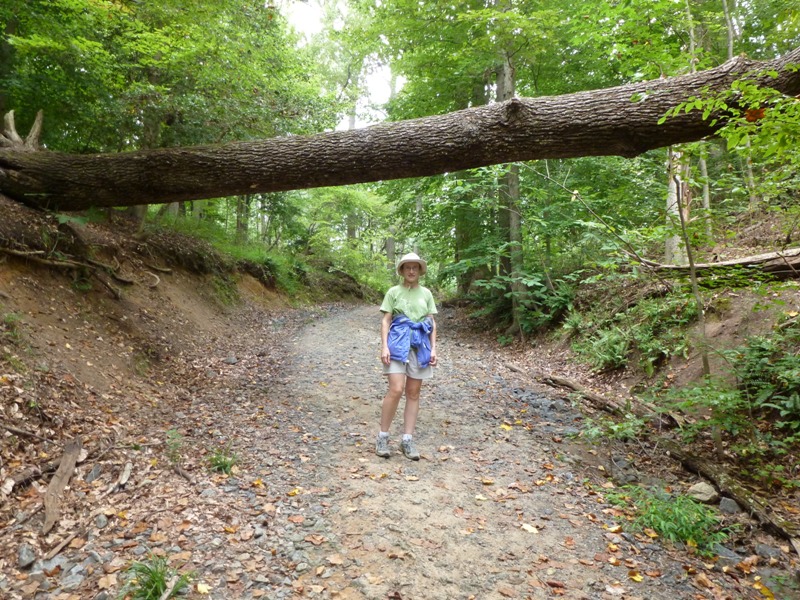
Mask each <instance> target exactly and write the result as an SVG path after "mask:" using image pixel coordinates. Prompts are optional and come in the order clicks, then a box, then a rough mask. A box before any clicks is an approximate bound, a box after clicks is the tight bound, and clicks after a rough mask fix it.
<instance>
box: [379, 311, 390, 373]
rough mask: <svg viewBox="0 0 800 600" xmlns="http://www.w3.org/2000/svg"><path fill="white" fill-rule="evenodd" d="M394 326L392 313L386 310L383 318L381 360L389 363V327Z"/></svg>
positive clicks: (386, 363)
mask: <svg viewBox="0 0 800 600" xmlns="http://www.w3.org/2000/svg"><path fill="white" fill-rule="evenodd" d="M391 326H392V313H390V312H385V313H383V317H382V318H381V362H382V363H383V364H385V365H388V364H389V363H390V362H391V360H392V359H391V354H390V353H389V328H390V327H391Z"/></svg>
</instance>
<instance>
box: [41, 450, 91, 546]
mask: <svg viewBox="0 0 800 600" xmlns="http://www.w3.org/2000/svg"><path fill="white" fill-rule="evenodd" d="M80 453H81V439H80V438H75V439H74V440H71V441H70V442H69V443H68V444H67V446H66V447H65V448H64V454H63V456H62V457H61V462H60V464H59V465H58V470H57V471H56V474H55V475H53V478H52V479H51V480H50V485H48V486H47V491H46V492H45V495H44V515H45V518H44V525H42V535H47V534H48V533H49V532H50V530H51V529H52V528H53V525H55V524H56V522H57V521H58V519H59V516H60V512H61V509H60V501H61V494H62V493H63V491H64V488H65V487H67V483H68V482H69V480H70V477H72V473H73V471H75V465H76V464H77V462H78V456H79V455H80Z"/></svg>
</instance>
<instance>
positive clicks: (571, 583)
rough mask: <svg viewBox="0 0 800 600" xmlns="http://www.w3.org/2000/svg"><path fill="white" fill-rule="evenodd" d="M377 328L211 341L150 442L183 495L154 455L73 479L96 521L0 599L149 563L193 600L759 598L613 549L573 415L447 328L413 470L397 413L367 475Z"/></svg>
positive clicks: (443, 324) (353, 323)
mask: <svg viewBox="0 0 800 600" xmlns="http://www.w3.org/2000/svg"><path fill="white" fill-rule="evenodd" d="M379 318H380V317H379V313H378V311H377V307H375V306H357V307H352V306H331V307H329V308H325V309H318V310H317V311H309V312H308V313H307V318H306V319H305V322H304V323H303V325H302V326H300V327H295V326H293V325H292V324H291V323H286V322H284V321H282V320H281V319H280V318H276V319H260V318H255V317H253V318H252V319H251V322H250V327H249V329H248V330H247V332H240V331H238V330H237V331H231V334H230V335H229V336H226V337H224V338H222V339H220V340H218V341H217V343H216V344H215V345H214V347H213V348H209V349H208V354H207V356H205V357H203V358H204V359H205V362H203V360H201V359H200V357H197V359H196V360H197V365H196V369H195V370H196V371H202V373H201V375H202V376H201V377H198V378H197V379H196V380H195V381H193V382H191V383H190V384H187V387H186V388H185V389H182V390H178V391H177V392H176V393H175V394H174V397H173V398H172V401H171V403H169V404H168V405H163V403H162V406H161V408H160V410H161V413H160V415H161V418H163V422H153V424H152V426H153V428H154V429H157V430H158V432H159V436H160V437H161V439H164V436H165V435H166V434H167V432H168V431H173V432H176V433H175V434H174V436H175V437H173V439H172V444H173V446H172V452H173V456H172V459H173V462H175V463H178V464H180V465H182V467H183V469H184V471H183V472H184V474H185V477H182V476H181V475H180V474H179V473H178V470H177V469H172V468H166V462H165V458H164V456H165V454H166V453H167V450H169V447H168V448H166V449H165V448H164V447H163V446H162V447H158V446H156V445H154V446H153V447H149V446H148V445H147V444H146V443H143V444H142V445H141V447H139V448H138V452H137V453H136V455H135V456H134V457H133V458H131V460H132V461H133V462H134V463H135V464H134V468H133V470H132V476H131V480H130V482H129V483H128V484H127V485H125V486H116V487H115V486H114V485H113V483H114V481H115V479H116V472H115V473H114V474H113V475H114V476H113V477H112V474H111V473H108V472H104V471H102V470H101V471H98V470H97V469H96V468H95V469H92V470H89V469H88V468H86V469H83V470H79V473H78V476H77V477H76V479H77V480H78V482H79V483H78V484H76V485H75V486H74V487H75V489H77V490H78V492H80V490H81V489H82V488H81V485H83V486H84V487H85V492H84V493H85V496H86V498H87V500H88V499H92V503H88V502H87V504H89V505H90V506H92V507H96V508H94V510H92V511H89V510H88V509H87V510H86V511H85V512H84V514H82V515H71V517H72V520H71V521H70V520H69V519H67V522H66V523H64V522H62V523H61V524H60V527H61V531H62V533H63V531H64V527H69V526H72V529H73V530H74V531H77V532H78V535H76V536H75V537H74V538H73V539H72V541H71V543H69V544H67V545H66V546H65V547H64V548H63V549H62V550H61V551H60V552H59V553H57V554H55V556H53V557H52V558H49V559H46V558H45V557H44V556H43V555H41V554H38V555H37V554H36V552H35V548H33V546H32V545H26V544H22V545H21V546H20V551H19V553H18V557H17V560H18V561H19V564H17V565H14V566H15V567H16V568H18V570H25V572H26V573H27V575H26V577H24V578H22V579H20V581H19V582H18V583H15V582H14V581H12V580H11V578H4V579H2V580H0V596H1V597H7V598H12V599H15V598H42V599H44V598H57V599H59V598H63V599H69V598H95V599H98V600H104V599H105V598H112V597H115V596H116V594H117V592H118V590H119V587H120V586H121V585H122V583H123V581H124V573H125V570H124V569H125V567H126V566H127V565H128V564H129V563H130V561H131V560H146V559H147V558H148V557H150V556H161V557H164V558H165V559H166V560H167V561H168V563H169V564H170V565H172V566H174V567H175V568H179V569H181V570H182V571H191V572H193V574H194V579H193V581H192V588H191V592H190V597H192V598H213V599H223V598H269V599H275V600H280V599H289V598H342V599H351V598H352V599H361V598H365V599H379V598H380V599H383V598H388V599H394V600H401V599H402V600H412V599H414V600H440V599H441V600H445V599H461V598H463V599H468V598H476V599H490V600H491V599H501V598H536V599H538V598H553V597H559V598H569V599H576V600H577V599H587V600H595V599H613V598H622V599H629V600H633V599H636V598H641V599H645V598H647V599H651V600H661V599H663V600H677V599H683V598H685V599H700V598H707V599H709V600H711V599H714V598H756V597H758V595H757V592H756V591H755V590H753V589H751V588H750V587H747V586H746V584H745V582H742V583H740V581H739V580H738V579H737V578H736V577H735V576H732V575H731V574H726V573H725V572H723V571H722V570H721V568H719V566H717V567H705V566H704V565H703V564H702V563H700V562H699V561H696V560H695V559H692V558H691V557H688V558H687V555H686V554H685V553H681V552H672V551H670V550H669V549H667V548H665V547H664V546H662V545H661V544H659V543H656V542H654V541H653V540H652V539H650V538H648V537H647V536H644V535H641V534H635V533H633V532H629V531H627V530H626V527H625V525H624V520H620V519H618V518H615V517H619V513H618V511H617V510H616V509H614V508H613V507H612V506H611V505H609V504H608V503H606V502H605V501H604V498H603V492H604V491H605V490H604V488H603V487H602V479H598V478H597V477H594V479H591V478H590V477H589V475H588V474H587V467H586V466H585V465H583V464H582V463H581V461H580V460H579V459H578V458H577V457H576V455H575V454H574V453H573V449H574V448H575V446H573V443H572V442H571V440H570V436H571V435H572V434H575V433H576V432H577V431H578V427H579V426H580V421H581V415H580V413H579V412H577V411H576V410H575V409H574V408H573V407H572V406H571V404H570V403H569V402H568V401H566V400H565V399H563V398H559V397H556V396H554V395H548V394H547V393H546V391H545V390H542V389H533V387H532V385H533V384H526V383H525V382H524V381H520V380H513V379H512V377H513V375H514V374H513V373H511V372H509V371H501V370H500V369H498V367H497V366H496V365H495V363H494V362H493V360H492V358H491V356H490V355H489V352H488V350H485V349H483V348H481V347H480V345H479V344H476V343H474V342H472V341H470V338H469V337H468V336H466V335H464V334H463V332H461V331H459V330H458V328H456V327H450V325H451V324H454V322H455V321H454V317H453V315H452V314H451V313H450V312H449V310H447V309H445V310H443V311H442V313H441V314H440V315H439V316H438V319H437V323H438V331H439V358H440V366H439V367H438V368H437V369H436V371H435V376H434V378H433V380H431V381H429V382H426V383H425V384H424V385H423V389H422V397H421V410H420V415H419V420H418V424H417V432H416V435H415V440H416V443H417V446H418V448H419V450H420V452H421V454H422V458H421V460H419V461H416V462H412V461H409V460H407V459H406V458H405V457H403V455H402V454H401V453H400V451H399V439H400V433H401V430H402V407H403V404H402V402H401V405H400V409H399V410H398V414H397V416H396V418H395V422H394V424H393V427H392V432H391V434H392V437H391V449H392V455H391V457H390V458H388V459H383V458H380V457H378V456H376V455H375V453H374V449H375V445H374V444H375V435H376V433H377V424H378V419H379V414H380V405H381V400H382V397H383V394H384V392H385V386H386V382H385V380H384V378H383V377H382V376H381V368H380V361H379V354H380V336H379ZM281 338H282V341H280V342H275V341H274V340H275V339H281ZM276 355H277V357H278V358H279V359H280V369H279V370H278V371H277V372H276V371H275V370H274V369H272V368H266V365H267V363H268V362H269V361H274V360H276ZM209 365H213V366H209ZM501 372H502V373H505V375H501ZM153 402H154V405H155V403H156V400H154V401H153ZM168 446H169V443H168ZM214 452H216V453H218V454H229V455H231V456H235V457H237V459H238V462H237V464H236V466H235V468H234V471H233V474H232V475H230V476H226V475H223V474H215V473H213V472H211V471H209V469H208V468H207V467H206V466H205V465H206V462H207V460H208V458H209V456H210V455H213V454H214ZM173 466H174V465H173ZM94 480H96V481H102V482H103V484H102V486H99V485H98V484H94V485H93V483H92V482H93V481H94ZM73 493H76V492H73ZM32 517H33V514H31V515H24V514H21V515H17V519H16V521H15V523H16V525H15V527H18V528H20V532H22V531H23V529H24V524H25V522H26V521H27V520H28V519H31V518H32ZM619 523H623V525H622V526H620V525H619ZM76 540H77V541H76ZM23 563H24V565H23Z"/></svg>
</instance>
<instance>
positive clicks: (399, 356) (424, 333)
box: [387, 315, 433, 369]
mask: <svg viewBox="0 0 800 600" xmlns="http://www.w3.org/2000/svg"><path fill="white" fill-rule="evenodd" d="M431 331H433V321H432V320H431V318H430V317H425V319H424V320H422V321H421V322H419V323H415V322H414V321H412V320H411V319H409V318H408V317H407V316H405V315H397V316H396V317H394V318H393V319H392V324H391V326H390V327H389V337H388V339H387V342H388V344H389V354H390V355H391V358H392V360H399V361H400V362H402V363H407V362H408V353H409V351H410V349H411V348H416V350H417V361H418V362H419V366H420V367H421V368H423V369H424V368H425V367H427V366H428V365H429V364H430V363H431Z"/></svg>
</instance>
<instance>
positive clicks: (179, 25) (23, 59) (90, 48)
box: [0, 0, 341, 151]
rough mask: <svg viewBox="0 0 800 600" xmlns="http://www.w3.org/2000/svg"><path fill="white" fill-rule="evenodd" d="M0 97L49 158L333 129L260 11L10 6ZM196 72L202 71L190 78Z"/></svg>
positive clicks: (332, 98) (325, 103)
mask: <svg viewBox="0 0 800 600" xmlns="http://www.w3.org/2000/svg"><path fill="white" fill-rule="evenodd" d="M10 4H11V6H10V8H9V9H8V10H7V11H3V14H0V18H2V19H3V21H4V22H3V23H2V24H5V23H8V24H9V25H8V26H6V27H3V28H2V30H3V31H4V32H9V33H10V34H11V35H8V36H7V42H8V46H9V48H10V49H9V51H8V52H6V53H0V60H2V59H4V58H5V59H6V60H5V61H4V62H5V63H6V64H2V65H0V66H2V67H4V68H2V69H0V74H2V75H1V76H0V89H3V90H5V91H6V92H7V97H5V98H4V99H5V100H6V102H7V106H8V107H12V108H13V107H16V108H17V112H18V125H20V126H21V127H22V128H23V129H22V130H24V127H25V126H26V125H29V124H30V122H31V121H32V119H33V115H34V114H35V111H36V110H37V109H38V108H43V109H44V111H45V115H46V123H47V127H45V129H44V141H45V143H46V144H47V145H48V147H50V148H51V149H58V150H65V151H87V150H88V151H113V150H121V149H126V148H156V147H165V146H175V145H188V144H200V143H212V142H219V141H222V140H225V139H228V140H230V139H248V138H253V137H266V136H272V135H278V134H284V133H295V134H297V133H309V132H312V131H319V130H321V129H323V128H331V127H333V125H334V124H335V122H336V119H337V117H336V112H337V110H338V109H339V108H341V104H340V103H339V102H338V100H337V97H336V86H335V85H328V84H327V82H326V81H325V80H324V74H323V73H321V72H320V71H319V70H318V69H316V62H315V57H314V55H313V54H311V53H310V51H309V50H308V49H305V48H298V47H296V44H295V42H296V40H295V38H294V37H293V35H292V34H291V33H290V31H289V28H288V26H287V23H286V21H285V20H284V19H283V18H282V16H281V15H280V13H279V12H278V11H277V10H276V9H275V8H274V7H271V6H267V5H265V4H264V3H263V2H262V3H258V2H251V1H249V0H246V1H244V2H239V3H236V4H235V5H232V4H230V3H228V2H223V1H221V0H210V1H209V2H204V3H200V4H197V3H194V4H189V5H186V4H182V5H180V6H176V5H174V4H172V3H163V2H162V3H152V2H151V3H114V2H94V1H92V0H55V1H45V0H32V1H28V2H18V1H16V0H11V3H10ZM198 66H202V68H198Z"/></svg>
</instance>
